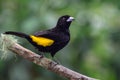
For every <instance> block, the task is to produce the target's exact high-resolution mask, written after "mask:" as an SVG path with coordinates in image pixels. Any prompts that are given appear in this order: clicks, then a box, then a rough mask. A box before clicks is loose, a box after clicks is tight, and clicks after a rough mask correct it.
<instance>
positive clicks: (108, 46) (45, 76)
mask: <svg viewBox="0 0 120 80" xmlns="http://www.w3.org/2000/svg"><path fill="white" fill-rule="evenodd" d="M65 14H69V15H71V16H73V17H74V18H75V21H74V22H73V23H72V25H71V27H70V31H71V41H70V43H69V44H68V45H67V46H66V47H65V48H64V49H62V50H61V51H59V52H58V53H57V54H56V55H55V57H56V58H57V59H58V60H59V61H60V63H61V64H62V65H64V66H66V67H68V68H70V69H72V70H75V71H77V72H80V73H82V74H84V75H87V76H90V77H94V78H97V79H100V80H120V0H0V33H3V32H5V31H10V30H11V31H19V32H24V33H27V34H32V33H34V32H36V31H39V30H45V29H49V28H52V27H54V26H55V25H56V22H57V19H58V18H59V17H60V16H62V15H65ZM16 38H17V39H18V40H19V43H20V44H21V45H22V46H24V47H26V48H28V49H30V50H32V51H34V52H37V53H39V52H38V51H37V50H35V49H34V47H33V46H32V45H31V44H29V42H27V41H26V40H25V39H21V38H18V37H16ZM0 55H2V52H0ZM48 55H49V54H46V56H48ZM0 80H67V79H64V78H62V77H60V76H58V75H56V74H55V73H52V72H50V71H48V70H46V69H44V68H42V67H39V66H37V65H35V64H33V63H31V62H29V61H27V60H25V59H23V58H22V57H20V56H18V55H17V56H16V57H15V56H9V57H8V58H7V59H6V60H0Z"/></svg>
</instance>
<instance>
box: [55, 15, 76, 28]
mask: <svg viewBox="0 0 120 80" xmlns="http://www.w3.org/2000/svg"><path fill="white" fill-rule="evenodd" d="M73 20H74V18H73V17H71V16H69V15H64V16H61V17H60V18H59V19H58V22H57V27H59V28H69V26H70V24H71V22H72V21H73Z"/></svg>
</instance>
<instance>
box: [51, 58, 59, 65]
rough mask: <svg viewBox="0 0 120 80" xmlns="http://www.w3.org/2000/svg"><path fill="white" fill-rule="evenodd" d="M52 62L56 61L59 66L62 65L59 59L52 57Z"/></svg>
mask: <svg viewBox="0 0 120 80" xmlns="http://www.w3.org/2000/svg"><path fill="white" fill-rule="evenodd" d="M52 60H54V61H55V62H56V63H57V64H61V63H60V61H59V60H58V59H57V57H52Z"/></svg>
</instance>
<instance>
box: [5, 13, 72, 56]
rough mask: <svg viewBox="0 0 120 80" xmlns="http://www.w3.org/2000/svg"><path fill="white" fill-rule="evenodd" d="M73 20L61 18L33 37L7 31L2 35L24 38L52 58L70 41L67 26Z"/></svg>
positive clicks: (69, 17) (67, 16)
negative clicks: (51, 26) (53, 25)
mask: <svg viewBox="0 0 120 80" xmlns="http://www.w3.org/2000/svg"><path fill="white" fill-rule="evenodd" d="M73 20H74V18H73V17H71V16H69V15H64V16H61V17H60V18H59V20H58V22H57V24H56V26H55V27H54V28H52V29H49V30H44V31H39V32H36V33H35V34H34V35H27V34H24V33H21V32H13V31H7V32H5V33H4V34H11V35H16V36H19V37H22V38H26V39H27V40H28V41H29V42H30V43H31V44H32V45H33V46H35V47H36V48H37V49H38V50H39V51H40V52H49V53H50V54H51V56H52V57H54V55H55V53H56V52H57V51H59V50H61V49H62V48H64V47H65V46H66V45H67V44H68V42H69V40H70V33H69V26H70V24H71V22H72V21H73Z"/></svg>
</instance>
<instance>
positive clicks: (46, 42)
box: [30, 35, 54, 47]
mask: <svg viewBox="0 0 120 80" xmlns="http://www.w3.org/2000/svg"><path fill="white" fill-rule="evenodd" d="M30 37H31V39H32V41H33V42H35V43H37V44H38V45H41V46H43V47H47V46H51V45H52V44H53V43H54V40H52V39H48V38H44V37H37V36H33V35H31V36H30Z"/></svg>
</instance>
